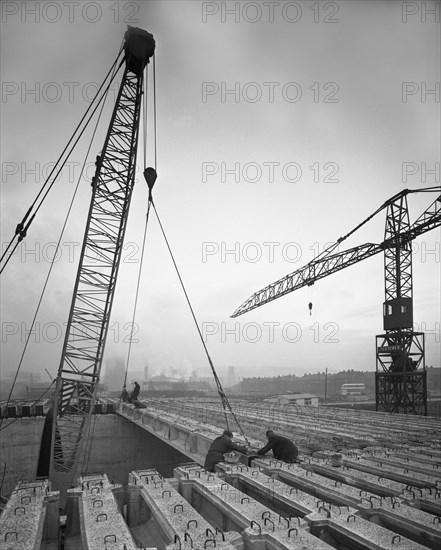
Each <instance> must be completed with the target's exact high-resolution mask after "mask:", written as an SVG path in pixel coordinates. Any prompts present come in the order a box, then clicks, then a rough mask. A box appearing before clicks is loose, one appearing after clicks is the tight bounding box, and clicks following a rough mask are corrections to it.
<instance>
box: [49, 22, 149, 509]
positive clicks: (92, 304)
mask: <svg viewBox="0 0 441 550" xmlns="http://www.w3.org/2000/svg"><path fill="white" fill-rule="evenodd" d="M154 50H155V41H154V38H153V36H152V35H151V34H150V33H148V32H146V31H144V30H142V29H138V28H134V27H129V28H128V30H127V32H126V34H125V42H124V60H123V61H124V62H125V68H124V74H123V77H122V80H121V84H120V87H119V91H118V95H117V99H116V103H115V106H114V109H113V113H112V116H111V120H110V124H109V128H108V131H107V134H106V137H105V141H104V146H103V148H102V151H101V154H100V155H99V156H98V157H97V161H96V172H95V175H94V177H93V180H92V198H91V202H90V208H89V213H88V217H87V222H86V229H85V234H84V240H83V245H82V249H81V255H80V259H79V266H78V271H77V276H76V281H75V286H74V292H73V297H72V303H71V308H70V313H69V318H68V322H67V329H66V336H65V340H64V344H63V350H62V355H61V360H60V366H59V369H58V375H57V382H56V390H55V397H54V409H53V410H54V413H53V425H52V439H51V449H50V462H49V478H50V480H51V482H52V483H53V484H54V485H55V488H56V489H57V490H60V491H61V497H62V501H63V495H65V491H66V488H69V487H70V486H71V485H72V483H73V482H74V480H75V477H76V475H77V471H78V467H79V464H80V461H81V455H82V451H83V449H84V444H85V436H86V433H87V428H88V425H89V423H90V418H91V414H92V412H93V407H94V403H95V399H96V392H97V387H98V382H99V379H100V370H101V364H102V360H103V353H104V346H105V342H106V336H107V331H108V328H109V319H110V312H111V309H112V302H113V297H114V293H115V285H116V280H117V275H118V268H119V264H120V260H121V252H122V245H123V241H124V234H125V230H126V225H127V217H128V212H129V207H130V200H131V196H132V190H133V186H134V181H135V168H136V155H137V143H138V133H139V121H140V109H141V99H142V94H143V73H144V69H145V67H146V66H147V64H148V63H149V60H150V58H151V57H152V56H153V54H154ZM121 64H122V63H121ZM64 498H65V496H64Z"/></svg>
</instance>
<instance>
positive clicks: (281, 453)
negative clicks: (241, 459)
mask: <svg viewBox="0 0 441 550" xmlns="http://www.w3.org/2000/svg"><path fill="white" fill-rule="evenodd" d="M266 437H267V439H268V443H267V444H266V445H265V447H262V448H261V449H259V450H258V451H257V454H258V455H264V454H266V453H267V452H268V451H271V450H272V451H273V456H274V458H277V460H281V461H282V462H299V461H298V460H297V457H298V454H299V450H298V449H297V447H296V446H295V445H294V443H293V442H292V441H291V440H290V439H288V438H287V437H283V435H276V434H275V433H274V432H273V430H267V432H266Z"/></svg>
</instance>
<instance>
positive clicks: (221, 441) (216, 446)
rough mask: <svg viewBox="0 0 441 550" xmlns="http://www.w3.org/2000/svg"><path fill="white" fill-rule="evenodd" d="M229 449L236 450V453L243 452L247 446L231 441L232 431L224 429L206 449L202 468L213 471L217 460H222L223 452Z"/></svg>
mask: <svg viewBox="0 0 441 550" xmlns="http://www.w3.org/2000/svg"><path fill="white" fill-rule="evenodd" d="M229 451H237V452H238V453H243V454H245V453H246V452H247V448H246V447H245V446H244V445H239V444H237V443H233V432H231V431H230V430H224V432H223V434H222V435H221V436H219V437H216V439H215V440H214V441H213V443H212V444H211V445H210V448H209V449H208V453H207V456H206V457H205V464H204V468H205V469H206V470H208V471H209V472H214V467H215V466H216V464H217V463H218V462H222V461H223V460H224V453H228V452H229Z"/></svg>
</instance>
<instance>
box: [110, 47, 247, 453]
mask: <svg viewBox="0 0 441 550" xmlns="http://www.w3.org/2000/svg"><path fill="white" fill-rule="evenodd" d="M155 58H156V56H153V147H154V168H151V167H149V168H147V167H146V166H147V161H146V156H147V155H146V150H147V100H146V94H144V128H143V130H144V132H143V137H144V166H145V167H146V168H145V169H144V177H145V180H146V182H147V185H148V189H149V196H148V207H147V214H146V222H145V227H144V238H143V244H142V253H141V261H140V267H139V271H138V282H137V287H136V294H135V304H134V311H133V317H132V331H131V335H130V340H129V349H128V355H127V362H126V369H125V376H124V384H123V391H122V394H121V396H120V402H121V399H122V397H123V394H124V395H125V396H126V395H127V389H126V386H127V373H128V369H129V359H130V350H131V344H132V337H131V336H132V332H133V327H134V321H135V314H136V308H137V302H138V294H139V285H140V279H141V271H142V264H143V259H144V249H145V242H146V234H147V224H148V219H149V213H150V207H153V210H154V212H155V215H156V218H157V220H158V223H159V227H160V229H161V233H162V235H163V237H164V240H165V243H166V246H167V249H168V251H169V253H170V257H171V259H172V262H173V265H174V267H175V270H176V273H177V276H178V279H179V282H180V284H181V287H182V290H183V292H184V295H185V298H186V300H187V304H188V307H189V308H190V312H191V315H192V317H193V320H194V323H195V325H196V329H197V331H198V334H199V338H200V340H201V342H202V346H203V348H204V350H205V354H206V356H207V359H208V363H209V365H210V368H211V372H212V374H213V377H214V380H215V382H216V387H217V391H218V394H219V396H220V398H221V403H222V408H223V412H224V416H225V423H226V426H227V429H229V421H228V412H229V413H230V414H231V415H232V417H233V418H234V420H235V422H236V424H237V426H238V428H239V430H240V433H241V434H242V436H243V437H244V439H245V441H246V443H247V444H248V445H249V446H250V443H249V441H248V439H247V437H246V435H245V433H244V431H243V429H242V426H241V425H240V423H239V420H238V418H237V416H236V414H235V413H234V411H233V409H232V407H231V405H230V402H229V400H228V397H227V395H226V393H225V391H224V389H223V388H222V384H221V382H220V380H219V377H218V375H217V372H216V369H215V368H214V364H213V361H212V359H211V357H210V354H209V352H208V349H207V346H206V344H205V342H204V338H203V336H202V332H201V330H200V327H199V324H198V321H197V319H196V315H195V313H194V310H193V307H192V305H191V302H190V298H189V297H188V293H187V290H186V288H185V285H184V282H183V280H182V277H181V274H180V272H179V269H178V266H177V264H176V260H175V258H174V255H173V252H172V250H171V247H170V244H169V241H168V239H167V236H166V234H165V231H164V227H163V225H162V223H161V220H160V218H159V214H158V211H157V209H156V206H155V203H154V201H153V195H152V190H153V186H154V184H155V181H156V178H157V172H156V169H157V162H158V157H157V123H156V62H155ZM146 70H147V69H146ZM146 82H147V78H146Z"/></svg>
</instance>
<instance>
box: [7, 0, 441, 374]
mask: <svg viewBox="0 0 441 550" xmlns="http://www.w3.org/2000/svg"><path fill="white" fill-rule="evenodd" d="M433 9H435V10H438V11H436V12H435V13H433V11H431V10H433ZM127 24H131V25H134V26H138V27H141V28H143V29H146V30H148V31H149V32H151V33H152V34H153V35H154V36H155V39H156V44H157V49H156V74H157V81H156V90H157V128H158V131H157V154H158V164H157V170H158V180H157V183H156V186H155V190H154V195H155V203H156V205H157V208H158V212H159V215H160V217H161V219H162V223H163V225H164V228H165V231H166V233H167V236H168V238H169V241H170V244H171V246H172V249H173V251H174V254H175V258H176V261H177V264H178V266H179V268H180V271H181V275H182V277H183V280H184V282H185V284H186V287H187V291H188V294H189V296H190V299H191V301H192V304H193V307H194V310H195V313H196V316H197V318H198V321H199V324H200V326H201V329H202V332H203V334H204V336H205V339H206V343H207V346H208V349H209V351H210V353H211V355H212V358H213V361H214V364H215V366H217V367H218V368H219V371H220V372H221V373H222V372H226V368H227V367H228V366H229V365H234V367H235V371H236V375H237V376H239V377H248V376H277V375H282V374H289V373H293V374H296V375H303V374H304V373H306V372H317V371H324V370H325V368H327V369H328V371H329V372H337V371H338V370H342V369H355V370H370V371H374V370H375V335H376V334H381V333H382V332H383V327H382V303H383V301H384V268H383V261H384V260H383V257H382V255H377V256H375V257H373V258H371V259H369V260H365V261H363V262H360V263H358V264H357V265H355V266H352V267H350V268H347V269H345V270H343V271H341V272H340V273H338V274H335V275H332V276H330V277H328V278H326V279H324V280H321V281H319V282H318V283H317V284H316V285H314V286H313V287H310V288H306V289H302V290H299V291H296V292H294V293H291V294H289V295H287V296H285V297H283V298H280V299H278V300H275V301H274V302H272V303H270V304H267V305H265V306H263V307H261V308H258V309H256V310H254V311H252V312H249V313H247V314H245V315H243V316H241V317H238V318H236V319H231V318H230V315H231V314H232V313H233V311H234V310H235V309H236V308H237V307H238V306H239V305H240V304H241V303H242V302H243V301H245V300H246V299H247V298H248V297H249V296H250V295H251V294H252V293H253V292H255V291H257V290H259V289H261V288H263V287H264V286H266V285H268V284H269V283H271V282H273V281H275V280H276V279H279V278H281V277H283V276H284V275H286V274H288V273H290V272H292V271H294V270H295V269H298V268H300V267H302V266H303V265H304V264H305V263H307V262H308V261H310V260H311V259H312V258H313V257H314V255H316V254H317V251H322V250H323V248H324V247H325V246H326V243H329V242H332V241H335V240H336V239H337V238H339V237H340V236H342V235H345V234H346V233H347V232H349V231H350V230H351V229H353V228H354V227H355V226H356V225H358V224H359V223H360V222H361V221H362V220H364V219H365V218H366V217H367V216H369V215H370V214H371V213H372V212H374V211H375V210H376V209H377V208H378V207H379V206H380V205H381V204H383V203H384V201H385V200H387V199H388V198H389V197H391V196H393V195H394V194H396V193H397V192H399V191H401V190H402V189H404V188H411V189H418V188H421V187H426V186H434V185H439V181H440V180H439V151H440V124H439V114H440V113H439V106H440V103H439V101H440V100H439V81H440V72H439V70H440V69H439V67H440V59H439V56H440V54H439V52H440V31H439V3H437V2H430V1H429V2H424V3H420V2H399V1H390V2H388V1H384V2H379V1H372V2H369V1H367V2H364V1H350V0H348V1H338V2H326V3H323V2H320V3H319V2H310V1H299V2H261V3H257V2H242V3H239V2H187V1H182V0H180V1H177V2H172V1H163V2H139V3H138V2H134V1H131V2H130V1H129V2H119V3H117V2H115V1H111V2H104V1H101V2H58V3H55V2H11V1H9V2H6V1H5V2H2V29H1V31H2V32H1V80H2V102H1V118H2V130H1V132H2V134H1V142H2V150H1V153H2V186H1V189H2V195H1V207H2V210H1V214H2V222H1V230H2V236H1V237H2V238H1V240H2V243H7V242H9V239H10V238H11V237H12V235H13V232H14V230H15V226H16V224H17V223H18V222H19V221H20V220H21V218H22V217H23V215H24V213H25V212H26V210H27V208H28V207H29V206H30V204H31V203H32V201H33V200H34V198H35V196H36V194H37V192H38V189H39V188H40V186H41V184H42V183H43V181H44V177H45V175H46V174H47V172H48V167H49V166H50V163H51V162H53V161H55V160H56V159H57V158H58V156H59V154H60V152H61V151H62V149H63V148H64V146H65V145H66V143H67V141H68V139H69V137H70V135H71V133H72V132H73V129H74V128H75V126H76V124H77V123H78V121H79V120H80V118H81V116H82V114H83V113H84V111H85V110H86V108H87V106H88V105H89V101H90V98H91V97H92V95H93V93H94V90H95V89H96V87H97V85H98V84H100V83H101V82H102V80H103V78H104V76H105V74H106V73H107V71H108V69H109V67H110V66H111V64H112V63H113V61H114V60H115V58H116V55H117V52H118V49H119V47H120V45H121V41H122V39H123V36H124V32H125V29H126V26H127ZM149 70H150V73H149V74H150V77H149V80H150V82H151V75H152V72H151V67H150V69H149ZM116 80H117V82H118V84H119V82H120V81H121V74H120V75H119V76H118V77H117V79H116ZM116 89H117V84H115V85H113V86H112V89H111V99H112V101H113V100H114V98H115V94H116ZM112 94H113V95H112ZM148 97H149V101H150V102H151V99H152V94H151V90H149V92H148ZM112 101H111V102H110V105H109V107H108V108H107V109H106V110H105V111H104V114H103V117H102V120H101V123H100V128H99V131H98V133H97V137H96V139H95V141H94V143H93V145H92V149H91V155H90V158H89V160H88V163H89V165H88V167H89V168H88V175H87V177H86V178H82V180H81V182H80V190H79V192H78V196H77V199H76V201H75V206H74V210H73V215H72V216H71V219H70V220H69V222H68V225H67V229H66V232H65V234H64V236H63V238H62V246H61V250H60V259H59V261H57V262H56V266H55V268H54V271H53V273H52V275H51V278H50V280H49V284H48V288H47V290H46V293H45V296H44V298H43V303H42V306H41V310H40V313H39V316H38V319H37V326H36V328H35V334H34V335H33V336H32V337H31V340H30V342H31V344H30V346H29V349H28V351H27V353H26V355H25V359H24V361H23V366H22V369H23V370H25V371H34V372H42V373H43V371H44V368H47V369H48V371H49V372H50V373H51V374H52V375H53V376H55V375H56V372H57V369H58V365H59V361H60V354H61V348H62V331H63V329H64V325H63V323H65V322H66V320H67V318H68V313H69V307H70V301H71V298H72V290H73V284H74V280H75V273H76V268H77V262H78V258H79V250H80V243H81V241H82V236H83V231H84V225H85V222H86V217H87V212H88V205H89V200H90V179H91V176H92V175H93V162H94V159H95V156H96V154H97V153H98V152H99V151H100V149H101V148H102V144H103V140H104V135H105V132H106V130H107V126H108V123H109V121H110V109H111V107H112ZM150 114H151V113H150ZM149 120H151V117H150V118H149ZM148 134H149V144H150V146H149V147H148V153H149V160H148V162H147V164H148V165H152V164H153V163H154V159H153V156H152V147H151V144H152V142H153V127H152V125H151V124H150V126H149V128H148ZM89 138H90V134H89ZM140 146H141V147H143V144H140ZM86 148H87V140H84V141H83V142H82V144H81V146H80V147H79V149H78V151H76V152H75V153H74V155H73V157H72V158H71V159H70V164H69V167H68V168H66V169H65V170H63V173H62V177H61V178H60V180H59V181H58V182H57V183H56V185H55V186H54V188H53V191H52V192H51V193H50V195H49V197H48V200H47V201H46V202H45V203H44V206H43V207H42V209H41V210H40V212H39V214H38V215H37V217H36V219H35V221H34V222H33V224H32V226H31V229H30V231H29V234H28V236H27V238H26V239H25V241H24V242H23V243H22V245H21V249H20V250H19V251H18V252H17V254H16V255H15V257H14V258H13V259H12V260H11V261H10V263H9V265H8V266H7V268H6V270H5V272H4V273H3V275H2V281H1V283H2V288H1V291H2V294H1V309H2V321H1V322H2V325H1V326H2V356H1V374H2V376H5V373H6V372H7V371H15V369H16V368H17V365H18V362H19V359H20V356H21V353H22V349H23V341H24V339H25V337H26V331H28V330H29V327H30V323H31V320H32V317H33V315H34V313H35V310H36V307H37V303H38V300H39V297H40V294H41V292H42V287H43V284H44V280H45V277H46V274H47V271H48V269H49V267H50V262H49V260H50V257H51V255H52V254H53V251H54V248H53V244H52V243H54V242H56V241H57V239H58V238H59V235H60V231H61V227H62V224H63V222H64V219H65V217H66V212H67V208H68V205H69V201H70V200H71V197H72V193H73V190H74V187H75V184H76V181H77V179H78V177H79V175H80V165H81V163H82V162H83V160H84V155H85V151H86ZM143 158H144V155H143V149H142V148H141V149H140V150H139V155H138V167H139V173H140V174H141V173H142V170H143V168H144V166H143V162H144V160H143ZM434 199H435V195H434V194H433V193H432V194H416V195H410V196H409V210H410V217H411V221H413V220H415V219H416V218H417V217H418V216H419V215H420V213H421V212H423V211H424V210H425V209H426V208H427V206H428V205H429V204H430V203H431V202H432V201H433V200H434ZM146 206H147V192H146V185H145V183H144V181H143V180H142V179H141V178H139V179H138V181H137V184H136V187H135V191H134V199H133V202H132V208H131V211H130V216H129V223H128V229H127V234H126V248H125V250H124V253H123V261H122V264H121V268H120V273H119V279H118V284H117V289H116V295H115V300H114V306H113V311H112V321H111V329H110V331H109V337H108V342H107V346H106V351H105V359H104V364H105V363H106V362H107V361H108V360H111V359H122V360H125V358H126V356H127V350H128V344H127V340H128V337H129V334H130V322H131V320H132V316H133V304H134V299H135V287H136V280H137V274H138V269H139V265H140V258H141V247H142V237H143V231H144V222H145V213H146ZM384 223H385V211H383V212H382V213H381V214H379V215H378V216H377V217H376V218H374V219H373V220H372V221H371V222H370V223H369V224H368V225H366V226H365V227H364V228H363V229H362V230H360V231H358V232H356V233H355V234H354V235H353V236H352V237H351V238H350V239H348V240H347V241H345V243H344V244H345V246H344V247H345V248H346V245H347V247H352V246H356V245H359V244H363V243H365V242H381V241H382V240H383V237H384ZM3 246H5V245H4V244H3ZM413 275H414V281H413V283H414V321H415V323H416V328H417V329H418V330H424V331H426V332H427V336H426V364H427V365H433V366H439V365H440V342H439V329H440V325H439V321H440V233H439V231H438V230H436V231H432V232H430V233H426V234H424V235H423V236H421V237H419V238H418V239H417V240H416V241H415V242H414V254H413ZM309 302H312V303H313V309H312V312H311V313H312V315H310V312H309V310H308V303H309ZM135 322H136V328H137V332H136V335H135V338H136V339H137V340H138V341H137V342H136V343H134V344H133V345H132V352H131V361H130V367H129V368H130V370H133V371H139V370H141V369H142V368H143V367H144V366H145V365H147V364H148V365H149V371H150V372H151V373H152V374H155V373H156V374H159V373H160V372H163V371H165V372H171V371H172V369H175V370H176V369H177V370H178V371H180V372H181V373H182V374H183V375H184V374H185V375H188V374H190V373H191V371H192V370H194V369H196V370H198V372H199V375H200V376H207V375H208V374H209V368H208V364H207V361H206V357H205V354H204V352H203V348H202V345H201V343H200V341H199V337H198V335H197V332H196V329H195V327H194V325H193V321H192V318H191V315H190V312H189V310H188V307H187V305H186V302H185V298H184V296H183V293H182V290H181V288H180V286H179V281H178V279H177V276H176V274H175V272H174V269H173V265H172V263H171V260H170V258H169V256H168V252H167V250H166V247H165V243H164V241H163V240H162V237H161V235H160V233H159V231H158V224H157V221H156V220H155V219H154V217H152V218H151V220H150V223H149V230H148V237H147V246H146V257H145V260H144V265H143V271H142V282H141V288H140V294H139V302H138V309H137V314H136V319H135Z"/></svg>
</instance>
